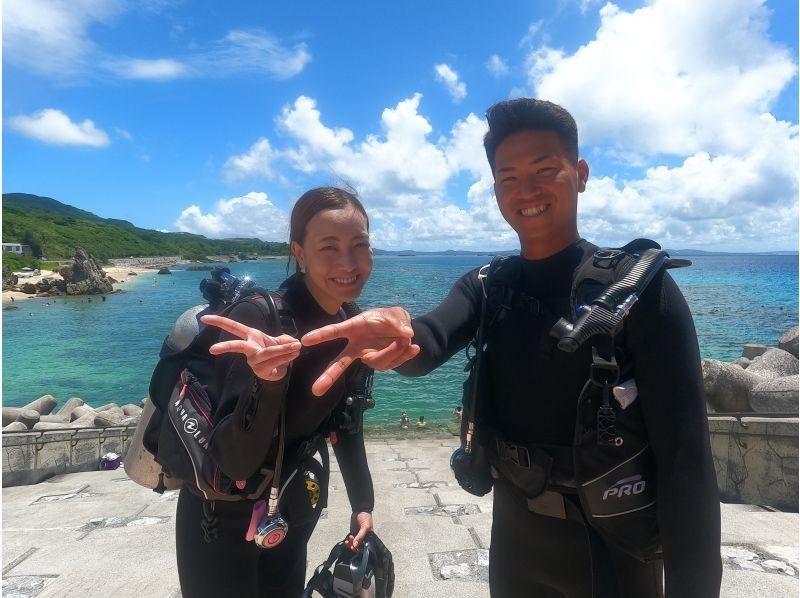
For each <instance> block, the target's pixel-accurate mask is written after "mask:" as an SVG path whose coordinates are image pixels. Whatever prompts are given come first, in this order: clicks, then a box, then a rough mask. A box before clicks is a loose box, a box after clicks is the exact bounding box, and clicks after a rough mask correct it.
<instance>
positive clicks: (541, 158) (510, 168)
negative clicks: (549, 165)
mask: <svg viewBox="0 0 800 598" xmlns="http://www.w3.org/2000/svg"><path fill="white" fill-rule="evenodd" d="M553 157H554V156H551V155H550V154H544V155H542V156H539V157H538V158H534V159H533V160H531V161H530V162H528V164H538V163H539V162H544V161H545V160H548V159H550V158H553ZM510 170H516V167H515V166H504V167H502V168H498V169H497V172H498V173H500V172H508V171H510Z"/></svg>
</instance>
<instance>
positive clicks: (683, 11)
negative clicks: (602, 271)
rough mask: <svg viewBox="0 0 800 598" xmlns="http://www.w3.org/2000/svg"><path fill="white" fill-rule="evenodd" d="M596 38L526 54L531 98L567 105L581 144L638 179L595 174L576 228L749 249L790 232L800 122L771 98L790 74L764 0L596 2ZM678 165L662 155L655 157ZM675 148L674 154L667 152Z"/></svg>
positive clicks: (789, 241) (793, 236) (793, 230)
mask: <svg viewBox="0 0 800 598" xmlns="http://www.w3.org/2000/svg"><path fill="white" fill-rule="evenodd" d="M600 17H601V24H600V27H599V29H598V31H597V34H596V37H595V38H594V39H593V40H592V41H590V42H589V43H587V44H585V45H583V46H581V47H580V48H579V49H578V50H576V51H575V52H574V53H572V54H569V53H566V52H564V51H563V50H561V49H558V48H551V47H549V46H547V45H542V46H541V47H539V48H537V49H535V50H534V51H532V52H531V53H530V55H529V56H528V61H527V65H528V76H529V82H530V85H531V87H532V90H533V94H534V95H536V96H537V97H541V98H547V99H550V100H553V101H555V102H558V103H560V104H562V105H564V106H565V107H567V108H568V109H569V110H570V111H571V112H572V113H573V114H574V115H575V118H576V120H577V122H578V123H579V128H580V131H581V138H582V139H581V141H582V146H583V147H587V146H593V147H592V153H593V154H595V155H599V156H601V157H605V158H607V159H610V160H612V161H616V162H618V163H625V164H627V165H631V164H634V165H637V166H640V165H642V164H645V165H648V164H649V165H650V167H649V168H647V169H646V170H645V172H644V174H643V176H642V177H641V178H638V179H635V180H627V181H616V180H612V179H609V178H604V179H599V180H595V181H590V187H589V189H588V190H587V192H586V194H584V197H583V198H582V202H581V219H582V220H581V222H582V231H583V232H584V234H587V236H592V235H595V236H596V237H599V238H601V239H609V242H610V241H611V240H612V239H613V240H614V241H615V242H622V241H624V240H625V239H630V238H631V237H632V236H637V235H639V236H640V235H643V234H644V235H651V236H654V237H656V238H659V240H661V241H662V243H671V244H672V246H673V247H674V246H702V245H705V246H714V247H729V248H731V249H738V250H742V249H747V250H751V251H752V250H758V249H761V248H763V247H764V245H765V244H767V243H769V244H770V245H771V246H774V244H775V242H776V239H781V240H784V242H786V246H785V247H786V248H789V247H793V246H796V244H797V191H798V176H797V161H798V132H797V127H796V126H794V125H791V124H790V123H787V122H779V121H777V120H776V119H775V118H774V117H773V116H772V115H771V114H769V110H770V108H771V107H772V106H774V104H775V102H776V101H777V98H778V96H779V94H780V93H781V92H782V91H783V90H784V89H785V88H786V86H787V85H788V84H789V82H790V81H792V79H793V78H794V77H795V76H796V71H797V65H796V64H795V63H794V60H793V58H792V56H791V54H790V52H789V51H788V49H787V48H784V47H781V46H778V45H776V44H774V43H773V42H772V41H770V39H769V37H768V36H767V34H766V32H767V30H768V19H769V10H768V9H767V7H766V6H765V5H764V4H763V2H761V1H760V0H716V1H709V2H704V3H703V4H702V6H700V5H698V4H696V3H693V2H689V1H688V0H671V1H665V0H655V1H654V2H651V3H649V4H648V5H647V6H645V7H643V8H640V9H637V10H634V11H631V12H626V11H623V10H621V9H620V8H619V7H617V6H616V5H614V4H612V3H609V4H606V5H605V6H604V7H603V8H602V9H601V10H600ZM665 155H667V156H672V157H674V158H678V159H679V160H682V162H681V163H680V165H679V166H673V167H670V166H658V164H659V163H660V162H663V161H664V156H665ZM674 158H673V159H672V160H670V163H674V161H675V160H674Z"/></svg>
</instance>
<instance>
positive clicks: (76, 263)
mask: <svg viewBox="0 0 800 598" xmlns="http://www.w3.org/2000/svg"><path fill="white" fill-rule="evenodd" d="M59 274H61V276H62V277H63V278H64V282H65V283H66V293H67V295H102V294H104V293H110V292H111V291H113V290H114V287H113V286H112V285H111V281H110V280H109V278H108V277H107V276H106V273H105V272H104V271H103V269H102V268H101V267H100V264H99V263H98V261H97V260H96V259H95V258H94V257H92V256H91V255H89V254H88V253H86V251H85V250H84V249H83V248H82V247H76V248H75V257H74V258H73V264H72V265H71V266H67V267H65V268H61V270H59Z"/></svg>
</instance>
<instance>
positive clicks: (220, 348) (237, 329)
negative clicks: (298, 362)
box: [200, 316, 302, 382]
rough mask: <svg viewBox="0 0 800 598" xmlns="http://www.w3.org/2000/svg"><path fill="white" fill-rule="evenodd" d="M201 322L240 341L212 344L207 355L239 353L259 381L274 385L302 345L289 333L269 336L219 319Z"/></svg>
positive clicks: (231, 321) (213, 317) (209, 318)
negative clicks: (219, 329) (245, 358)
mask: <svg viewBox="0 0 800 598" xmlns="http://www.w3.org/2000/svg"><path fill="white" fill-rule="evenodd" d="M200 320H201V321H202V322H203V323H204V324H208V325H209V326H216V327H217V328H221V329H222V330H224V331H225V332H228V333H230V334H232V335H233V336H238V337H239V338H240V339H242V340H232V341H222V342H220V343H216V344H214V345H211V347H210V348H209V350H208V351H209V353H211V354H212V355H220V354H222V353H241V354H243V355H245V356H246V357H247V365H249V366H250V369H252V370H253V372H254V373H255V375H256V376H258V377H259V378H261V379H262V380H267V381H269V382H275V381H277V380H281V379H282V378H283V377H284V376H286V372H287V370H288V367H289V364H290V363H291V362H292V361H293V360H294V359H295V358H296V357H297V356H298V355H299V354H300V349H301V348H302V345H301V344H300V341H299V340H297V339H296V338H294V337H292V336H289V335H288V334H282V335H280V336H269V335H268V334H264V333H263V332H261V331H260V330H259V329H258V328H251V327H250V326H245V325H244V324H242V323H241V322H237V321H235V320H231V319H230V318H225V317H222V316H203V317H202V318H200Z"/></svg>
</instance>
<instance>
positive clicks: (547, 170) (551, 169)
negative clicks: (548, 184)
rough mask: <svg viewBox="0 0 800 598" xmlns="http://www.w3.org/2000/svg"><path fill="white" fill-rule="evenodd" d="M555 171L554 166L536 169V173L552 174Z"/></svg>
mask: <svg viewBox="0 0 800 598" xmlns="http://www.w3.org/2000/svg"><path fill="white" fill-rule="evenodd" d="M555 171H556V168H555V167H554V166H545V167H544V168H540V169H539V170H537V171H536V174H553V173H554V172H555Z"/></svg>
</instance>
